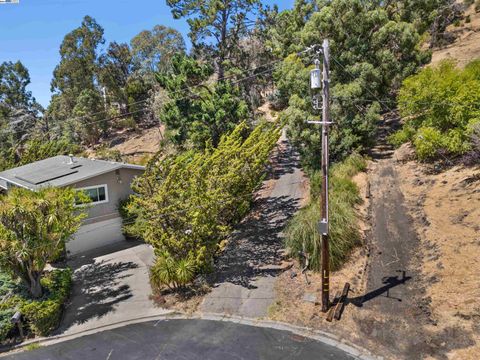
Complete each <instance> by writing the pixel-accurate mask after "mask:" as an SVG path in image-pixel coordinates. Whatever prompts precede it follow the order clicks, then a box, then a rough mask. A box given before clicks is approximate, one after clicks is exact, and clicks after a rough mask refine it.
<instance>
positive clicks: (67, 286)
mask: <svg viewBox="0 0 480 360" xmlns="http://www.w3.org/2000/svg"><path fill="white" fill-rule="evenodd" d="M1 278H2V282H3V283H2V298H3V301H2V302H1V303H0V342H3V341H5V340H7V339H8V338H9V337H10V336H11V335H13V331H14V330H16V329H15V328H14V325H13V324H12V323H11V321H10V319H11V317H12V315H13V314H14V313H15V312H16V311H20V313H21V314H22V316H23V319H22V321H23V326H24V330H25V332H26V333H31V334H33V335H36V336H44V335H48V334H49V333H50V332H51V331H52V330H54V329H55V328H56V327H57V326H58V324H59V323H60V320H61V315H62V310H63V305H64V304H65V302H66V300H67V299H68V297H69V295H70V290H71V287H72V270H71V269H69V268H67V269H55V270H53V271H49V272H46V273H45V274H44V276H43V278H42V280H41V283H42V287H43V289H44V294H43V296H42V297H41V298H39V299H34V298H32V297H31V296H29V294H28V291H27V289H25V288H24V287H23V286H22V285H21V284H19V283H16V282H14V281H13V280H11V279H10V278H9V277H8V275H5V274H3V275H2V276H1ZM4 288H8V289H9V291H8V292H7V293H5V291H3V289H4Z"/></svg>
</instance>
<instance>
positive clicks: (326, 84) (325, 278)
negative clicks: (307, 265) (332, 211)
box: [320, 40, 330, 312]
mask: <svg viewBox="0 0 480 360" xmlns="http://www.w3.org/2000/svg"><path fill="white" fill-rule="evenodd" d="M322 47H323V72H322V79H323V84H322V85H323V91H322V103H323V106H322V220H321V223H320V224H321V225H320V228H321V230H322V311H323V312H327V311H328V308H329V306H330V254H329V244H328V241H329V239H328V160H329V159H328V126H329V125H330V80H329V72H330V58H329V56H330V49H329V44H328V40H323V46H322Z"/></svg>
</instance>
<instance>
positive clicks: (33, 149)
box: [0, 138, 80, 171]
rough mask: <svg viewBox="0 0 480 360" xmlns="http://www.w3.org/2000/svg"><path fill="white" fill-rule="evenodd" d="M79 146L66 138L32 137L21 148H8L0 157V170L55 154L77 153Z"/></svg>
mask: <svg viewBox="0 0 480 360" xmlns="http://www.w3.org/2000/svg"><path fill="white" fill-rule="evenodd" d="M79 151H80V148H79V146H77V145H75V144H72V143H70V142H69V141H67V140H62V139H61V140H40V139H39V138H33V139H31V140H29V141H27V142H26V143H25V144H24V145H23V146H22V147H21V148H17V149H15V148H10V149H9V150H8V151H5V152H3V153H2V156H1V157H0V170H1V171H3V170H5V169H10V168H13V167H16V166H22V165H25V164H29V163H31V162H35V161H39V160H43V159H46V158H49V157H52V156H57V155H68V154H77V153H78V152H79Z"/></svg>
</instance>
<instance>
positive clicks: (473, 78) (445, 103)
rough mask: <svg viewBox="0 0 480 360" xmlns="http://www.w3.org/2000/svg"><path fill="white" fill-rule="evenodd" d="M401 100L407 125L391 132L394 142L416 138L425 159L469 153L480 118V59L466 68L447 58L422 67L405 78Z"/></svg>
mask: <svg viewBox="0 0 480 360" xmlns="http://www.w3.org/2000/svg"><path fill="white" fill-rule="evenodd" d="M398 102H399V110H400V114H401V116H402V117H403V118H404V119H405V124H404V126H403V128H402V129H401V130H400V131H399V132H397V133H395V134H393V135H391V137H390V139H389V140H390V142H391V143H392V144H394V145H400V144H401V143H404V142H407V141H412V143H413V145H414V147H415V151H416V153H417V156H418V158H419V159H421V160H434V159H436V158H438V157H439V154H449V155H451V156H457V155H462V154H464V153H466V152H467V151H469V150H470V149H471V145H472V140H471V136H470V134H471V128H472V126H471V124H472V123H475V122H476V121H478V119H480V60H475V61H472V62H471V63H469V64H468V65H467V66H466V67H465V68H464V69H459V68H456V67H455V63H454V62H452V61H444V62H442V63H440V64H439V65H438V66H437V67H433V68H432V67H429V68H426V69H424V70H422V71H421V72H420V73H419V74H417V75H415V76H412V77H409V78H407V79H406V80H405V81H404V83H403V86H402V88H401V89H400V93H399V97H398Z"/></svg>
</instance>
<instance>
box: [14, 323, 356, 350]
mask: <svg viewBox="0 0 480 360" xmlns="http://www.w3.org/2000/svg"><path fill="white" fill-rule="evenodd" d="M6 359H10V360H105V359H106V360H134V359H135V360H136V359H141V360H153V359H161V360H177V359H178V360H194V359H195V360H196V359H198V360H240V359H243V360H262V359H265V360H267V359H272V360H282V359H285V360H287V359H302V360H310V359H312V360H313V359H315V360H324V359H335V360H347V359H354V358H353V357H352V356H350V355H348V354H346V353H344V352H343V351H341V350H339V349H336V348H334V347H332V346H330V345H326V344H324V343H322V342H318V341H314V340H312V339H308V338H304V337H301V336H298V335H294V334H291V333H289V332H286V331H281V330H274V329H268V328H261V327H253V326H247V325H240V324H235V323H230V322H223V321H222V322H218V321H209V320H169V321H166V320H164V321H160V322H155V321H152V322H147V323H142V324H135V325H128V326H125V327H122V328H117V329H114V330H109V331H104V332H101V333H98V334H94V335H89V336H84V337H81V338H77V339H74V340H70V341H66V342H62V343H58V344H55V345H51V346H48V347H44V348H39V349H36V350H32V351H27V352H23V353H18V354H14V355H10V356H8V357H6Z"/></svg>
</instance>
